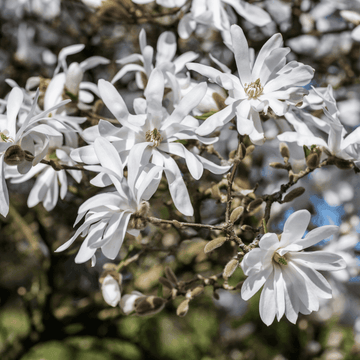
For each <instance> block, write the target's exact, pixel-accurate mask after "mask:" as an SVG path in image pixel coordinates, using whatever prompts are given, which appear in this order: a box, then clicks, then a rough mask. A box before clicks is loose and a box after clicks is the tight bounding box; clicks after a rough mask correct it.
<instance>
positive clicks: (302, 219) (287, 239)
mask: <svg viewBox="0 0 360 360" xmlns="http://www.w3.org/2000/svg"><path fill="white" fill-rule="evenodd" d="M310 218H311V215H310V213H309V211H307V210H299V211H296V212H294V213H292V214H291V215H290V216H289V217H288V218H287V220H286V222H285V225H284V230H283V233H282V235H281V246H286V245H287V244H288V243H293V242H296V241H297V240H299V239H301V238H302V237H303V235H304V233H305V231H306V229H307V227H308V225H309V222H310Z"/></svg>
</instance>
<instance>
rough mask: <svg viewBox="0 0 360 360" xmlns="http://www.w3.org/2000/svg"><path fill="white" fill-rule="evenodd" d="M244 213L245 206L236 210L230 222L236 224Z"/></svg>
mask: <svg viewBox="0 0 360 360" xmlns="http://www.w3.org/2000/svg"><path fill="white" fill-rule="evenodd" d="M243 212H244V207H243V206H238V207H237V208H236V209H234V210H233V211H232V213H231V215H230V221H231V222H232V223H234V222H236V221H237V220H239V219H240V216H241V215H242V214H243Z"/></svg>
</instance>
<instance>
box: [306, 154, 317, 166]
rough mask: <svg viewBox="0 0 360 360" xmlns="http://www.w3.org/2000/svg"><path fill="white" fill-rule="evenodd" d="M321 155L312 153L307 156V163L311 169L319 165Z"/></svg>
mask: <svg viewBox="0 0 360 360" xmlns="http://www.w3.org/2000/svg"><path fill="white" fill-rule="evenodd" d="M319 163H320V156H319V155H318V154H317V153H311V154H310V155H309V156H307V157H306V165H307V167H308V168H309V169H311V170H313V169H316V168H317V167H318V166H319Z"/></svg>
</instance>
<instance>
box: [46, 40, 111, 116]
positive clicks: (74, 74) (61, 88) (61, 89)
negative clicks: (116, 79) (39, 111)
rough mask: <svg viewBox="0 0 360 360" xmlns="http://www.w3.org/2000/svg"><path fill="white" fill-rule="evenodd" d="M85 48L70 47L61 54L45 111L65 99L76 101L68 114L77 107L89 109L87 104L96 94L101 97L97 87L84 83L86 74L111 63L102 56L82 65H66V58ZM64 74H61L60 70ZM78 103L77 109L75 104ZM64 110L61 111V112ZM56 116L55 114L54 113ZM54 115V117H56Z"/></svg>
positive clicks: (47, 93)
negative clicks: (87, 71) (96, 67)
mask: <svg viewBox="0 0 360 360" xmlns="http://www.w3.org/2000/svg"><path fill="white" fill-rule="evenodd" d="M84 48H85V45H83V44H76V45H70V46H67V47H65V48H63V49H62V50H61V51H60V52H59V56H58V65H57V66H56V69H55V72H54V77H53V78H52V80H51V81H50V83H49V85H48V87H47V89H46V92H45V97H44V109H45V110H46V109H48V108H50V107H52V106H53V105H55V104H57V103H59V102H60V101H61V100H62V99H63V98H64V97H66V98H70V99H71V100H73V101H74V103H73V104H71V105H72V107H68V108H67V109H66V110H67V113H68V114H69V113H71V112H73V111H74V110H75V109H76V108H77V107H78V108H80V109H83V110H85V109H89V108H90V107H89V106H88V105H87V103H91V102H92V101H93V100H94V95H93V94H92V93H91V92H89V91H88V90H90V91H92V92H93V93H94V94H96V95H99V92H98V90H97V86H96V85H95V84H93V83H91V82H89V81H82V80H83V76H84V72H85V71H86V70H89V69H92V68H94V67H95V66H98V65H104V64H108V63H109V62H110V61H109V60H108V59H106V58H104V57H102V56H91V57H89V58H88V59H86V60H84V61H82V62H81V63H80V64H79V63H77V62H73V63H71V64H70V66H68V65H67V63H66V58H67V57H68V56H69V55H73V54H77V53H78V52H80V51H81V50H83V49H84ZM61 68H62V69H63V72H60V73H59V71H60V69H61ZM75 103H76V105H75V107H74V104H75ZM62 111H64V109H59V111H58V112H57V113H59V112H62ZM54 114H55V113H54ZM54 114H53V115H54Z"/></svg>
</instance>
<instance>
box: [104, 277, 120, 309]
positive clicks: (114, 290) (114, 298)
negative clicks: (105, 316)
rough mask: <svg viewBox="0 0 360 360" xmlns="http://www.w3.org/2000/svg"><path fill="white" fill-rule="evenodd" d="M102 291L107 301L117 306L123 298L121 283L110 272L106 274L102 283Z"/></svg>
mask: <svg viewBox="0 0 360 360" xmlns="http://www.w3.org/2000/svg"><path fill="white" fill-rule="evenodd" d="M101 292H102V295H103V298H104V300H105V302H106V303H108V304H109V305H110V306H114V307H115V306H116V305H117V304H118V303H119V301H120V298H121V292H120V285H119V282H118V281H116V280H115V279H114V278H113V277H112V276H111V275H110V274H108V275H106V277H105V279H104V280H103V282H102V285H101Z"/></svg>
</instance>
